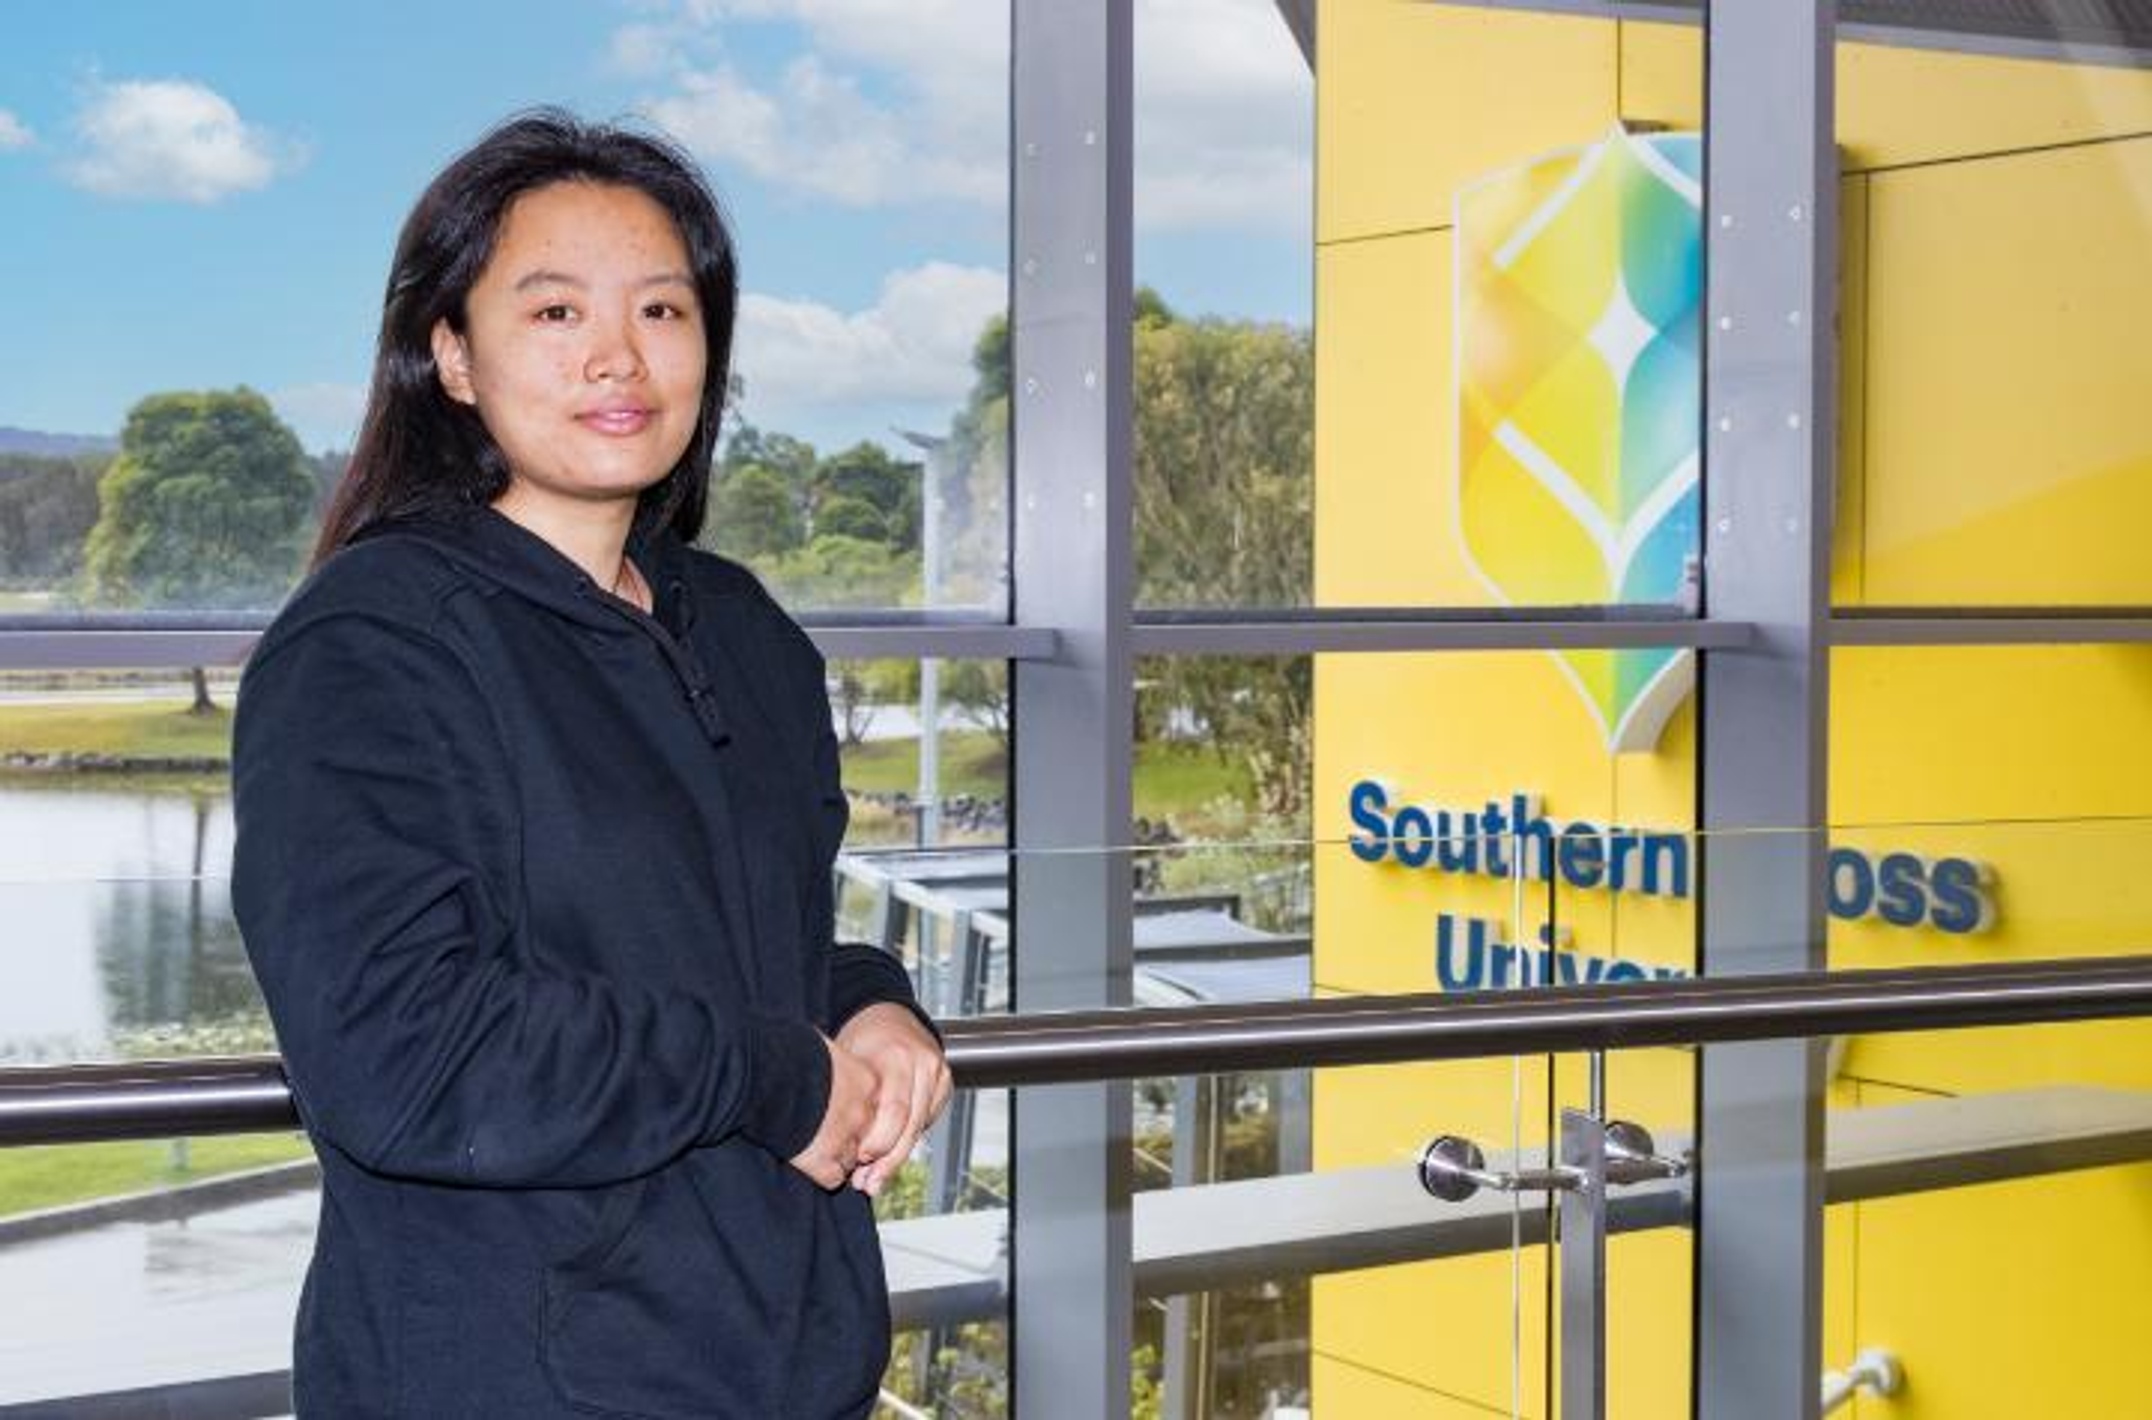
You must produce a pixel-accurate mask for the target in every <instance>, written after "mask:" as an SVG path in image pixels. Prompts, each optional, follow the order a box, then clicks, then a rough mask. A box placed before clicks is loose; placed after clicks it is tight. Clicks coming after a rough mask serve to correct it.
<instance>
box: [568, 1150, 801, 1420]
mask: <svg viewBox="0 0 2152 1420" xmlns="http://www.w3.org/2000/svg"><path fill="white" fill-rule="evenodd" d="M689 1167H690V1165H689V1164H688V1163H687V1162H686V1161H683V1162H681V1163H677V1164H674V1165H672V1166H671V1167H669V1168H667V1169H664V1170H662V1171H660V1172H658V1173H655V1174H652V1175H651V1176H650V1177H649V1178H648V1179H647V1180H645V1186H644V1187H643V1189H642V1190H641V1191H640V1193H639V1194H638V1195H637V1197H636V1199H635V1200H634V1205H635V1206H634V1208H633V1210H632V1215H631V1216H630V1217H628V1218H627V1219H626V1221H625V1223H624V1225H623V1226H622V1227H621V1229H620V1231H619V1232H618V1233H617V1235H615V1236H614V1237H613V1238H611V1239H610V1246H606V1245H605V1244H606V1242H607V1239H605V1238H604V1237H603V1236H600V1237H597V1238H594V1239H593V1240H592V1243H591V1246H590V1247H589V1248H587V1249H585V1250H583V1251H582V1252H580V1253H579V1254H578V1255H577V1256H575V1257H573V1258H570V1259H568V1260H567V1261H566V1262H563V1263H560V1264H557V1265H555V1266H553V1267H551V1268H548V1269H547V1271H546V1274H545V1282H544V1299H543V1305H542V1311H541V1318H540V1330H539V1363H540V1365H541V1366H542V1367H543V1369H544V1371H545V1374H546V1378H547V1381H548V1383H549V1384H550V1385H551V1386H552V1388H553V1390H554V1391H555V1392H556V1393H557V1394H558V1395H559V1396H560V1398H561V1399H562V1400H563V1401H564V1402H565V1403H566V1404H567V1405H568V1406H570V1407H571V1408H572V1409H574V1410H576V1411H578V1412H580V1413H583V1414H587V1415H599V1416H609V1417H625V1418H626V1420H690V1418H691V1417H692V1420H717V1418H720V1417H732V1416H739V1417H743V1420H744V1417H750V1416H752V1417H757V1420H760V1417H765V1416H771V1415H778V1414H784V1413H785V1409H784V1406H783V1405H782V1404H781V1403H780V1396H781V1388H782V1386H783V1373H784V1369H785V1367H786V1365H787V1363H788V1361H790V1360H791V1359H793V1356H792V1352H793V1347H794V1343H795V1339H796V1338H795V1335H794V1330H793V1328H794V1325H795V1317H796V1315H797V1312H796V1308H797V1307H798V1305H799V1302H800V1297H799V1296H798V1289H799V1287H800V1284H801V1283H802V1282H803V1281H804V1280H805V1279H804V1278H803V1277H802V1276H801V1270H800V1268H799V1267H798V1266H797V1263H796V1260H795V1259H793V1258H791V1257H790V1256H789V1255H788V1254H789V1252H790V1250H791V1248H792V1247H793V1246H794V1245H795V1243H796V1242H797V1240H798V1237H799V1229H798V1227H797V1226H796V1223H795V1220H793V1219H789V1218H786V1217H783V1216H776V1215H772V1214H771V1213H769V1212H768V1211H765V1210H758V1209H754V1208H752V1207H747V1208H741V1209H739V1210H738V1211H737V1212H736V1214H735V1215H734V1216H732V1217H730V1218H728V1219H727V1220H726V1227H725V1231H724V1235H723V1236H715V1235H713V1231H712V1227H711V1220H710V1218H709V1216H708V1215H707V1214H706V1213H705V1212H704V1209H703V1206H702V1204H701V1202H700V1200H699V1199H698V1198H697V1196H696V1194H695V1191H694V1188H693V1186H692V1185H691V1184H690V1183H689V1181H688V1180H687V1178H686V1177H685V1176H684V1174H685V1170H686V1169H687V1168H689Z"/></svg>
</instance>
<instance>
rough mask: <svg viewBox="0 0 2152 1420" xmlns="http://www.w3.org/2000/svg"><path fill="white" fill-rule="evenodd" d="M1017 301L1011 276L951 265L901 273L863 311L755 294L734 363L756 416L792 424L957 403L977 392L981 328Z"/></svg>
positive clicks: (745, 307)
mask: <svg viewBox="0 0 2152 1420" xmlns="http://www.w3.org/2000/svg"><path fill="white" fill-rule="evenodd" d="M1007 304H1008V278H1007V277H1006V276H1005V275H1004V274H1003V273H1002V272H999V271H992V270H988V269H985V268H983V267H976V266H955V265H951V264H949V263H947V262H928V263H926V264H925V265H923V266H917V267H912V268H909V269H906V270H903V271H895V272H891V273H890V274H889V275H888V276H887V277H885V278H884V279H883V282H882V287H881V291H880V293H879V295H878V297H877V298H876V300H875V303H874V304H873V305H872V306H870V307H868V308H867V309H865V310H861V311H854V312H845V311H840V310H837V309H835V308H834V307H831V306H827V305H824V304H821V303H820V302H816V301H797V300H783V299H780V298H777V297H774V296H763V295H757V294H755V293H752V292H749V293H747V294H745V295H743V296H742V297H741V298H740V319H739V325H738V328H737V330H736V331H735V334H734V356H733V366H734V368H735V369H737V370H738V371H739V373H740V377H741V380H742V382H743V383H744V384H745V386H746V398H745V401H744V407H745V412H746V414H747V417H748V418H750V419H752V420H754V421H755V422H756V423H782V422H783V421H784V419H785V418H786V417H788V416H792V415H796V414H809V413H813V412H816V411H824V412H827V411H831V410H835V409H840V408H842V407H843V406H847V405H860V404H873V403H884V402H914V403H926V402H934V401H946V402H947V403H949V404H952V405H953V404H955V403H957V402H958V401H960V400H962V399H963V397H964V395H965V393H966V392H967V391H968V390H969V389H970V388H971V382H972V370H971V351H972V346H973V345H974V343H976V342H977V340H978V338H979V332H980V330H981V329H982V328H983V327H984V326H985V324H986V322H987V319H988V318H989V317H991V316H993V315H995V314H997V313H999V312H1000V311H1002V310H1004V309H1005V308H1006V307H1007Z"/></svg>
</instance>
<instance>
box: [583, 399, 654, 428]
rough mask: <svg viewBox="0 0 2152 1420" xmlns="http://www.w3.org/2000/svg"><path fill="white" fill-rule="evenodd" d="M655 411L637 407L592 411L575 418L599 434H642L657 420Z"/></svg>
mask: <svg viewBox="0 0 2152 1420" xmlns="http://www.w3.org/2000/svg"><path fill="white" fill-rule="evenodd" d="M656 417H657V416H656V414H655V412H654V411H651V410H648V409H644V408H642V407H640V406H637V405H623V406H620V407H619V408H612V409H592V410H588V411H586V412H584V413H582V414H578V415H576V416H575V420H576V423H578V424H581V425H582V426H583V427H584V428H586V429H589V430H592V431H593V432H595V433H599V434H614V435H621V434H640V433H641V432H642V431H643V430H644V429H646V428H648V427H649V425H650V421H651V420H652V419H654V418H656Z"/></svg>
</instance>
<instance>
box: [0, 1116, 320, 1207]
mask: <svg viewBox="0 0 2152 1420" xmlns="http://www.w3.org/2000/svg"><path fill="white" fill-rule="evenodd" d="M312 1154H313V1149H312V1148H311V1147H310V1146H309V1145H308V1144H307V1142H306V1140H305V1138H304V1137H302V1136H300V1135H297V1134H231V1135H220V1136H218V1137H216V1138H213V1139H190V1140H188V1141H187V1166H186V1167H185V1168H184V1169H180V1168H175V1167H174V1164H175V1163H176V1159H175V1157H174V1152H173V1147H172V1141H171V1140H169V1139H145V1140H132V1139H131V1140H124V1141H121V1142H117V1143H109V1144H39V1145H32V1146H29V1147H26V1148H17V1149H4V1150H0V1217H6V1216H8V1215H10V1214H13V1213H27V1212H30V1211H31V1210H32V1209H36V1208H51V1207H55V1206H57V1205H59V1204H62V1203H79V1202H81V1201H83V1200H85V1199H90V1198H109V1197H114V1196H117V1195H119V1194H123V1193H141V1192H144V1191H145V1190H148V1189H152V1188H170V1187H172V1186H174V1185H176V1184H182V1183H196V1182H199V1181H200V1180H202V1179H205V1178H213V1177H215V1176H216V1175H218V1174H227V1173H237V1172H239V1171H240V1170H242V1169H255V1168H261V1167H263V1166H264V1165H267V1164H281V1163H288V1162H290V1161H291V1160H293V1159H304V1158H310V1157H311V1156H312Z"/></svg>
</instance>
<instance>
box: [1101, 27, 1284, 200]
mask: <svg viewBox="0 0 2152 1420" xmlns="http://www.w3.org/2000/svg"><path fill="white" fill-rule="evenodd" d="M1135 67H1136V73H1135V86H1136V133H1135V145H1136V155H1135V161H1136V198H1135V201H1136V224H1137V225H1138V226H1139V227H1142V228H1146V229H1152V230H1156V229H1161V228H1175V229H1186V228H1226V229H1233V228H1250V227H1259V228H1267V229H1272V230H1280V229H1282V230H1284V231H1287V232H1294V233H1300V232H1305V231H1307V230H1308V228H1309V226H1310V225H1311V223H1312V220H1313V211H1314V202H1315V160H1314V124H1315V113H1314V105H1315V85H1314V80H1313V78H1312V76H1311V75H1310V74H1309V73H1308V66H1307V61H1306V60H1304V59H1302V58H1301V55H1300V49H1299V46H1298V45H1296V44H1295V43H1294V42H1293V38H1292V35H1291V33H1290V32H1289V31H1288V30H1287V29H1286V28H1285V22H1284V21H1283V20H1281V19H1280V18H1279V17H1278V13H1277V9H1276V7H1275V6H1274V5H1272V4H1270V3H1269V0H1138V3H1137V5H1136V33H1135Z"/></svg>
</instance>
